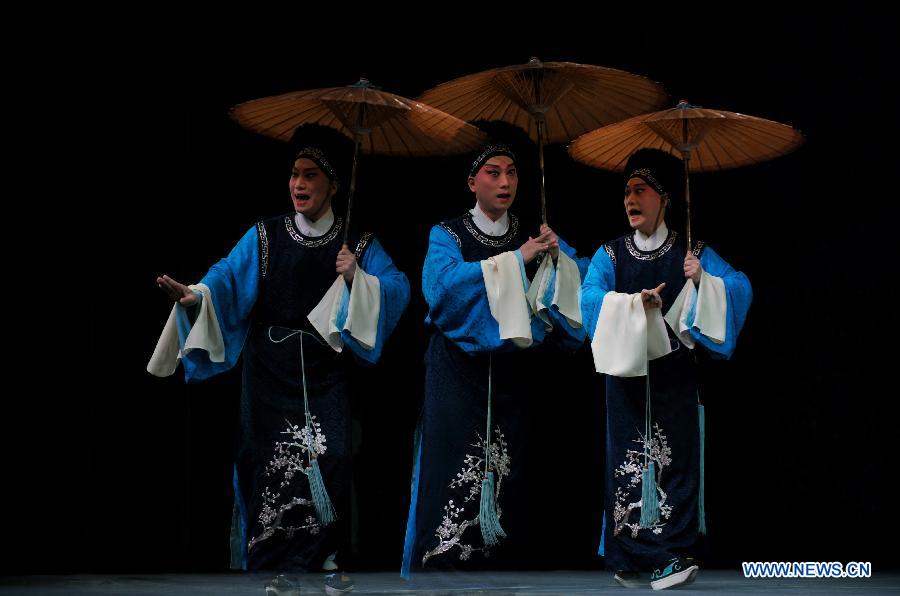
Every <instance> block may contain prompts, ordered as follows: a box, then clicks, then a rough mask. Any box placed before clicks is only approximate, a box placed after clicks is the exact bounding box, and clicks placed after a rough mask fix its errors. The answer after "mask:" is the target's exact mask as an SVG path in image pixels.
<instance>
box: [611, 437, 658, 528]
mask: <svg viewBox="0 0 900 596" xmlns="http://www.w3.org/2000/svg"><path fill="white" fill-rule="evenodd" d="M653 429H654V431H653V433H652V434H653V436H651V437H645V436H643V435H640V434H639V435H638V436H639V438H638V439H635V440H634V442H635V443H638V444H639V445H640V446H641V448H640V450H634V449H629V450H627V451H626V452H625V461H624V462H623V463H622V464H620V465H619V467H618V468H616V471H615V476H630V478H629V479H628V489H627V490H626V489H623V488H622V487H621V486H618V487H616V504H615V508H614V510H613V519H614V520H615V522H616V526H615V529H614V530H613V534H614V535H616V536H618V535H619V533H620V532H621V531H622V530H623V529H625V528H628V529H629V530H631V537H632V538H637V535H638V531H640V530H650V531H652V532H653V533H654V534H657V535H659V534H660V533H661V532H662V529H663V526H665V525H666V524H665V523H663V522H662V520H663V519H669V518H670V517H671V516H672V506H671V505H668V504H666V498H667V495H666V492H665V491H664V490H663V489H662V474H663V471H664V470H665V468H666V466H668V465H669V464H671V463H672V449H671V447H669V444H668V442H666V435H665V434H663V431H662V429H661V428H660V427H659V424H654V425H653ZM645 453H646V455H647V461H648V462H649V461H653V462H655V463H656V490H657V492H659V521H657V522H655V523H654V524H653V525H652V526H649V527H647V528H644V527H641V524H640V521H639V520H640V518H638V521H634V522H631V521H629V519H630V518H631V512H632V511H633V510H635V509H640V508H641V505H642V503H641V500H640V494H641V489H640V488H639V487H640V485H641V472H642V471H643V469H644V455H645ZM635 487H638V488H637V490H635ZM634 493H637V496H638V500H637V501H631V502H629V496H630V495H632V494H634Z"/></svg>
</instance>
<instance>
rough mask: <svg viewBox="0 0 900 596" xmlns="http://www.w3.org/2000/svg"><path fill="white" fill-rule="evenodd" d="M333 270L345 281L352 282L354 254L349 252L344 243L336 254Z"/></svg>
mask: <svg viewBox="0 0 900 596" xmlns="http://www.w3.org/2000/svg"><path fill="white" fill-rule="evenodd" d="M335 270H336V271H337V272H338V274H340V275H343V276H344V280H345V281H346V282H347V283H350V282H352V281H353V276H354V275H356V255H354V254H353V253H352V252H350V249H349V248H347V245H346V244H345V245H344V246H342V247H341V250H340V252H338V254H337V261H336V262H335Z"/></svg>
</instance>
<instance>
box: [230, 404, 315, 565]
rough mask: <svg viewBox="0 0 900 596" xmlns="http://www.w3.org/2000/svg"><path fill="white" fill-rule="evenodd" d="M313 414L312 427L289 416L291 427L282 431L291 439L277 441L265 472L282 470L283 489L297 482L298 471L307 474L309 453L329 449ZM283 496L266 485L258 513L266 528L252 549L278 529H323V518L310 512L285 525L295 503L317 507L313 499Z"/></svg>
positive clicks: (290, 531)
mask: <svg viewBox="0 0 900 596" xmlns="http://www.w3.org/2000/svg"><path fill="white" fill-rule="evenodd" d="M311 418H312V424H311V428H307V427H306V426H303V427H300V426H299V425H296V424H291V422H290V421H289V420H286V422H287V430H284V431H282V432H281V434H283V435H288V436H289V439H288V440H287V441H278V442H276V443H275V453H274V455H273V456H272V461H270V462H269V464H268V465H267V466H266V470H265V474H266V477H273V476H276V475H277V474H278V473H279V472H281V473H282V478H281V482H280V483H279V485H278V490H279V491H280V490H281V489H283V488H284V487H286V486H289V485H290V484H291V483H292V482H294V476H295V475H296V474H297V472H300V473H301V474H303V475H304V476H306V463H307V461H308V455H307V454H313V455H314V456H316V457H317V456H319V455H321V454H323V453H325V450H326V449H327V447H326V445H325V435H324V434H322V427H321V424H319V423H318V422H316V417H315V416H312V417H311ZM280 500H281V493H280V492H277V493H273V492H272V490H271V489H270V487H269V486H266V487H265V488H264V490H263V506H262V510H261V511H260V512H259V517H258V520H259V523H260V524H261V525H262V527H263V531H262V532H261V533H260V534H259V536H256V537H254V538H251V539H250V542H249V543H248V546H247V548H248V550H249V549H251V548H253V546H254V545H256V544H258V543H259V542H262V541H263V540H266V539H267V538H271V537H272V535H274V534H275V532H276V531H278V530H280V531H282V532H284V534H285V537H286V538H288V539H290V538H291V537H292V536H293V535H294V532H296V531H298V530H308V531H309V533H310V534H317V533H318V532H319V529H320V528H319V522H318V520H317V519H316V516H315V515H314V514H310V515H308V516H306V518H305V520H304V521H303V522H302V523H301V524H300V525H297V526H285V525H282V521H283V518H284V515H285V514H286V513H287V512H288V511H290V510H291V509H293V508H294V507H297V506H302V507H313V502H312V500H311V499H304V498H301V497H293V498H292V499H290V500H289V501H287V502H280Z"/></svg>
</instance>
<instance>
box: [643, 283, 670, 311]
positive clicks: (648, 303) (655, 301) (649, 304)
mask: <svg viewBox="0 0 900 596" xmlns="http://www.w3.org/2000/svg"><path fill="white" fill-rule="evenodd" d="M664 287H666V282H663V283H661V284H659V285H658V286H656V287H655V288H653V289H652V290H641V302H642V303H643V305H644V310H649V309H651V308H662V298H661V297H660V295H659V293H660V292H662V289H663V288H664Z"/></svg>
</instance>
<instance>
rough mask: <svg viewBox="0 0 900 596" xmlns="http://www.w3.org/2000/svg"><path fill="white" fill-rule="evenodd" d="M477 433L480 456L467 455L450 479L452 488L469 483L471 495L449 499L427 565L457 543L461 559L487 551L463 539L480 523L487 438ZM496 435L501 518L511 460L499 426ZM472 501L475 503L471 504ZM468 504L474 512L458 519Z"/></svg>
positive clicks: (495, 466)
mask: <svg viewBox="0 0 900 596" xmlns="http://www.w3.org/2000/svg"><path fill="white" fill-rule="evenodd" d="M476 435H477V436H478V442H477V443H473V444H472V447H475V448H476V449H477V450H478V453H479V455H466V457H465V461H464V463H463V467H462V470H461V471H460V472H457V474H456V478H454V479H453V480H451V481H450V488H451V489H453V488H461V489H463V490H465V488H466V486H468V488H469V494H468V495H466V497H465V499H464V501H463V503H462V505H460V506H457V505H456V504H455V503H454V502H453V499H450V502H449V503H448V504H447V505H446V506H445V507H444V519H443V521H442V522H441V525H440V526H438V528H437V529H436V530H435V532H434V534H435V536H437V538H438V545H437V546H436V547H435V548H433V549H432V550H430V551H428V552H426V553H425V555H424V556H423V557H422V565H425V562H426V561H427V560H428V559H429V558H431V557H433V556H435V555H439V554H442V553H445V552H447V551H449V550H450V549H452V548H453V547H454V546H458V547H459V549H460V553H459V559H460V561H466V560H468V559H469V557H471V556H472V553H473V552H475V551H485V555H486V554H487V549H486V548H483V547H482V548H475V547H473V546H472V545H470V544H463V543H462V542H461V540H462V537H463V534H464V533H465V531H466V530H467V529H468V528H469V527H470V526H477V525H478V524H479V514H478V509H479V507H480V504H481V481H482V479H483V478H484V449H485V444H486V441H485V440H484V438H482V436H481V435H480V434H478V433H476ZM494 436H496V437H497V439H496V441H494V442H492V443H491V446H490V450H491V465H492V467H493V470H494V492H495V497H496V500H497V516H498V517H501V516H502V515H503V513H502V511H501V510H500V487H501V485H502V484H503V479H504V478H506V477H507V476H509V470H510V459H509V452H508V451H507V444H506V438H505V437H504V435H503V432H501V430H500V427H499V426H498V427H497V429H496V430H495V431H494ZM473 501H474V505H468V504H471V503H472V502H473ZM466 507H469V509H471V508H473V507H474V509H475V515H474V516H473V517H472V518H471V519H464V520H462V521H459V518H460V516H461V515H464V514H465V511H466Z"/></svg>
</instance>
